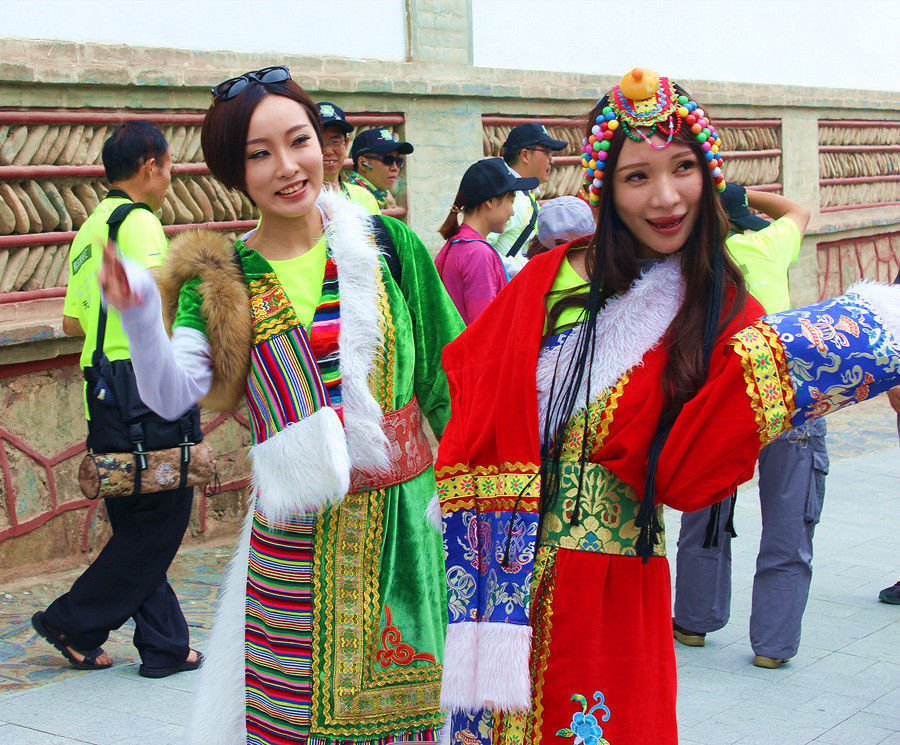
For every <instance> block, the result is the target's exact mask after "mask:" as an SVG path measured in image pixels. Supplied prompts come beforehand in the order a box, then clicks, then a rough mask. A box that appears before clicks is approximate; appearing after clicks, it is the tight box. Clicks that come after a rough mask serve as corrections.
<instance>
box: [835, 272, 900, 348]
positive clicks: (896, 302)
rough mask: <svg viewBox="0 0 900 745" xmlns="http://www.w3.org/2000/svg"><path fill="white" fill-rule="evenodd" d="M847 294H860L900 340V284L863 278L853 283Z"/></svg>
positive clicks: (895, 337)
mask: <svg viewBox="0 0 900 745" xmlns="http://www.w3.org/2000/svg"><path fill="white" fill-rule="evenodd" d="M847 294H848V295H850V294H853V295H859V297H860V298H862V299H863V300H865V301H866V302H867V303H868V304H869V305H870V306H871V308H872V310H874V311H875V313H876V314H877V315H878V317H879V318H880V319H881V320H882V322H883V323H884V325H885V327H886V328H887V329H888V331H890V332H891V333H892V334H893V335H894V339H896V340H897V341H900V285H885V284H882V283H881V282H873V281H871V280H867V279H864V280H861V281H859V282H856V283H855V284H853V286H852V287H850V289H849V290H847Z"/></svg>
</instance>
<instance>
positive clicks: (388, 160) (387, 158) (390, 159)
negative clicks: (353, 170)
mask: <svg viewBox="0 0 900 745" xmlns="http://www.w3.org/2000/svg"><path fill="white" fill-rule="evenodd" d="M363 157H365V158H371V159H372V160H380V161H381V162H382V163H384V164H385V165H386V166H387V167H388V168H390V167H391V166H392V165H394V164H395V163H396V164H397V168H403V156H402V155H372V154H370V153H366V154H365V155H364V156H363Z"/></svg>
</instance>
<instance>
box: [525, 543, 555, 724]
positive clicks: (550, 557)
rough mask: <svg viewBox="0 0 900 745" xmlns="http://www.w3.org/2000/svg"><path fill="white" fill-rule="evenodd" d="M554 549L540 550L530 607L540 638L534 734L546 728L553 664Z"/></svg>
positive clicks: (535, 660)
mask: <svg viewBox="0 0 900 745" xmlns="http://www.w3.org/2000/svg"><path fill="white" fill-rule="evenodd" d="M557 551H558V549H557V548H556V547H555V546H552V547H551V546H542V547H541V549H538V555H537V557H536V559H535V567H534V576H535V579H534V581H533V583H532V590H531V591H532V593H533V594H534V597H535V601H534V603H532V607H531V614H532V615H531V625H532V627H533V628H534V634H535V635H536V636H537V638H536V639H535V640H534V642H533V644H534V647H533V649H534V650H535V651H534V653H533V654H532V658H531V659H532V673H531V679H532V681H534V682H533V683H532V686H533V687H532V694H531V698H532V702H533V706H532V711H533V712H534V717H533V719H530V721H529V724H530V725H531V728H532V732H535V733H537V737H538V739H540V732H541V729H542V726H543V716H544V674H545V673H546V672H547V664H548V663H549V661H550V638H551V630H552V628H553V594H554V592H555V591H556V554H557Z"/></svg>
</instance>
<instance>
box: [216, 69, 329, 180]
mask: <svg viewBox="0 0 900 745" xmlns="http://www.w3.org/2000/svg"><path fill="white" fill-rule="evenodd" d="M268 95H272V96H284V97H285V98H290V99H292V100H293V101H296V102H297V103H299V104H300V105H301V106H302V107H303V108H304V109H306V113H307V114H308V115H309V121H310V122H312V125H313V129H315V131H316V136H317V137H318V138H319V144H321V143H322V121H321V119H320V118H319V108H318V106H316V104H315V103H314V102H313V100H312V99H311V98H310V97H309V94H308V93H307V92H306V91H305V90H303V88H301V87H300V86H299V85H297V83H296V82H294V81H293V80H291V79H290V78H288V79H287V80H283V81H281V82H278V83H258V82H255V83H254V84H251V85H248V86H247V87H246V88H244V90H242V91H241V92H240V93H238V95H236V96H235V97H234V98H231V99H228V100H227V101H223V100H221V99H219V98H216V97H215V96H213V102H212V104H211V105H210V107H209V109H207V111H206V116H205V117H204V118H203V127H202V128H201V130H200V146H201V147H202V148H203V159H204V160H205V161H206V165H208V166H209V170H210V172H211V173H212V175H213V176H215V177H216V178H217V179H219V181H221V182H222V184H223V185H224V186H225V187H227V188H229V189H238V190H239V191H242V192H244V194H246V193H247V188H246V187H247V181H246V177H245V169H246V164H245V158H244V145H245V144H246V142H247V132H248V131H249V130H250V118H251V117H252V116H253V112H254V111H255V110H256V107H257V105H258V104H259V102H260V101H262V100H263V98H265V97H266V96H268Z"/></svg>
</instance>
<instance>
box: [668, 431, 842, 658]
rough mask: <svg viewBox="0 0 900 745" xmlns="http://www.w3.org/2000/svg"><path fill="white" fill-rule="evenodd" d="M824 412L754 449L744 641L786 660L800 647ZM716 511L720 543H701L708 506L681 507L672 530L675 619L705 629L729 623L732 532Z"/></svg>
mask: <svg viewBox="0 0 900 745" xmlns="http://www.w3.org/2000/svg"><path fill="white" fill-rule="evenodd" d="M825 434H826V427H825V421H824V419H816V420H814V421H812V422H809V423H807V424H804V425H802V426H799V427H796V428H794V429H792V430H789V431H788V432H785V433H784V434H783V435H781V437H779V438H777V439H776V440H773V441H772V442H771V443H769V445H768V446H766V448H764V449H763V451H762V452H761V453H760V456H759V501H760V509H761V512H762V535H761V537H760V544H759V555H758V557H757V559H756V575H755V576H754V578H753V603H752V609H751V613H750V645H751V646H752V648H753V652H754V653H755V654H759V655H764V656H766V657H775V658H786V659H789V658H791V657H793V656H794V655H795V654H796V653H797V649H798V647H799V646H800V623H801V619H802V617H803V611H804V609H805V608H806V600H807V598H808V596H809V583H810V580H811V579H812V553H813V552H812V540H813V533H814V532H815V527H816V523H818V522H819V516H820V514H821V512H822V503H823V500H824V498H825V475H826V474H827V473H828V452H827V450H826V448H825ZM728 508H729V503H728V500H725V502H723V504H722V508H721V510H720V516H719V536H718V539H719V540H718V543H719V545H718V546H712V547H710V548H703V542H704V539H705V537H706V528H707V523H708V522H709V515H710V509H711V508H707V509H704V510H700V511H699V512H690V513H685V514H683V515H682V517H681V532H680V533H679V535H678V553H677V557H676V578H675V623H676V624H678V625H679V626H681V627H682V628H684V629H689V630H690V631H696V632H703V633H709V632H711V631H717V630H718V629H721V628H722V627H724V626H725V624H727V623H728V618H729V615H730V606H731V535H730V534H729V533H727V532H726V531H725V530H724V526H725V522H726V521H727V519H728V513H729V509H728Z"/></svg>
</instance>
